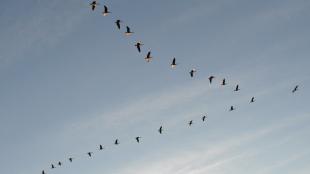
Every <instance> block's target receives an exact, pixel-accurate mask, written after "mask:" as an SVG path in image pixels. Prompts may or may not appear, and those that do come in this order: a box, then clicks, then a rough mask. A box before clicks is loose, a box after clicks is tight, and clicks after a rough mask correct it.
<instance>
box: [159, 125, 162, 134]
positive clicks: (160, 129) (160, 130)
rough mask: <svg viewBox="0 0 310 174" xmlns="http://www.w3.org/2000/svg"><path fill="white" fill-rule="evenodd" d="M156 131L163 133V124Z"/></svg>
mask: <svg viewBox="0 0 310 174" xmlns="http://www.w3.org/2000/svg"><path fill="white" fill-rule="evenodd" d="M158 132H159V133H160V134H162V133H163V126H160V128H159V129H158Z"/></svg>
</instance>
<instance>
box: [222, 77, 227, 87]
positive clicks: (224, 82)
mask: <svg viewBox="0 0 310 174" xmlns="http://www.w3.org/2000/svg"><path fill="white" fill-rule="evenodd" d="M226 84H227V83H226V79H225V78H224V79H223V81H222V85H223V86H224V85H226Z"/></svg>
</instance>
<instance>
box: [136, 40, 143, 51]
mask: <svg viewBox="0 0 310 174" xmlns="http://www.w3.org/2000/svg"><path fill="white" fill-rule="evenodd" d="M142 45H143V44H142V43H141V42H137V43H136V44H135V47H137V49H138V52H139V53H141V46H142Z"/></svg>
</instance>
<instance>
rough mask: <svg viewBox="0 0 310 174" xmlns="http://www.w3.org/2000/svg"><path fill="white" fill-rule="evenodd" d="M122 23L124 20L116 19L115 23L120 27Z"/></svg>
mask: <svg viewBox="0 0 310 174" xmlns="http://www.w3.org/2000/svg"><path fill="white" fill-rule="evenodd" d="M121 23H122V21H121V20H119V19H118V20H116V21H115V24H116V26H117V28H118V29H121Z"/></svg>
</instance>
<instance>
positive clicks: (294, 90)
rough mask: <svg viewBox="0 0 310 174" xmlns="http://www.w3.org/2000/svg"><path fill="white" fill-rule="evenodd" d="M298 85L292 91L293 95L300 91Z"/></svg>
mask: <svg viewBox="0 0 310 174" xmlns="http://www.w3.org/2000/svg"><path fill="white" fill-rule="evenodd" d="M298 87H299V86H298V85H296V86H295V88H294V89H293V90H292V93H295V92H296V91H297V90H298Z"/></svg>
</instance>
